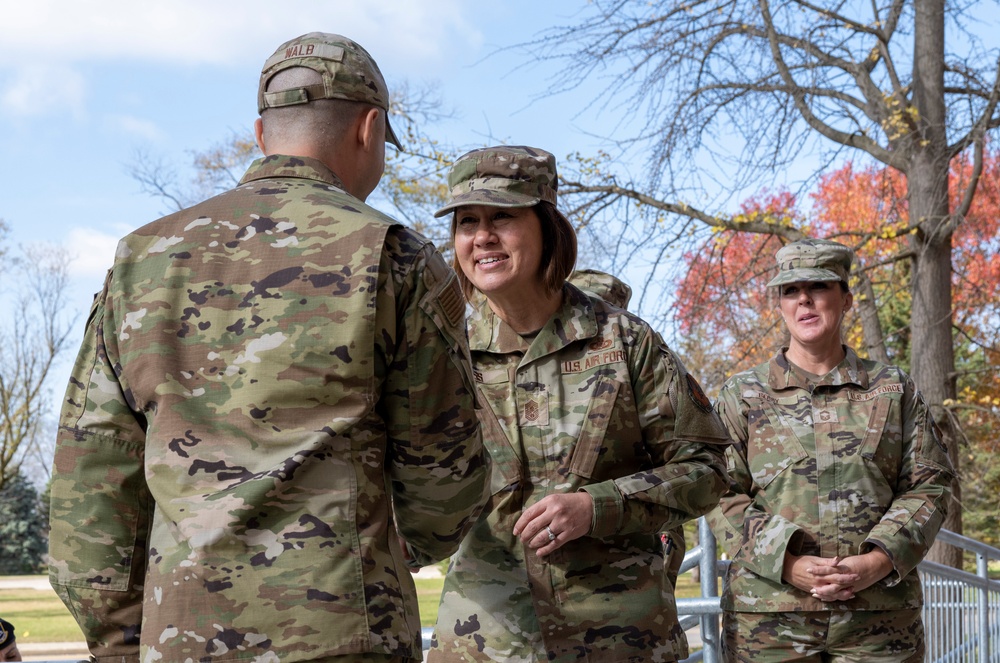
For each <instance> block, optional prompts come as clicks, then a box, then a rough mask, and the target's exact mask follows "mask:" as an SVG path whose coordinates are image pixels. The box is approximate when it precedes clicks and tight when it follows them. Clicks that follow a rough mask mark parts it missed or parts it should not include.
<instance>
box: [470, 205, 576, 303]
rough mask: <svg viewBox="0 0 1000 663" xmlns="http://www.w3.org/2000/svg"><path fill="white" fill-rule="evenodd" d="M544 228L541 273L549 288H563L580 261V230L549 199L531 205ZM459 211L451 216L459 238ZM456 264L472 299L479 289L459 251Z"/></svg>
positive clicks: (554, 289)
mask: <svg viewBox="0 0 1000 663" xmlns="http://www.w3.org/2000/svg"><path fill="white" fill-rule="evenodd" d="M531 209H532V210H534V212H535V215H536V216H537V217H538V221H539V223H540V225H541V228H542V264H541V265H540V266H539V277H540V278H541V281H542V286H544V287H545V288H546V289H547V290H548V291H549V292H556V291H558V290H562V287H563V284H564V283H565V282H566V279H567V278H569V275H570V274H572V273H573V267H574V266H575V265H576V231H575V230H574V229H573V224H571V223H570V222H569V219H567V218H566V216H565V215H564V214H563V213H562V212H560V211H559V210H558V209H556V206H555V205H553V204H552V203H550V202H547V201H544V200H543V201H541V202H539V203H537V204H535V205H533V206H532V208H531ZM458 212H459V210H457V209H456V210H455V213H453V214H452V216H451V238H452V240H453V241H454V239H455V230H456V224H457V221H458ZM451 264H452V267H453V268H454V269H455V274H457V275H458V282H459V283H460V284H462V292H464V293H465V298H466V299H469V300H471V299H472V296H473V294H474V293H475V292H476V291H477V288H476V286H474V285H473V284H472V281H470V280H469V277H467V276H466V275H465V272H463V271H462V266H461V265H460V264H459V263H458V254H457V253H456V254H455V255H454V257H453V258H452V262H451Z"/></svg>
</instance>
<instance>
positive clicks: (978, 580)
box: [677, 518, 1000, 663]
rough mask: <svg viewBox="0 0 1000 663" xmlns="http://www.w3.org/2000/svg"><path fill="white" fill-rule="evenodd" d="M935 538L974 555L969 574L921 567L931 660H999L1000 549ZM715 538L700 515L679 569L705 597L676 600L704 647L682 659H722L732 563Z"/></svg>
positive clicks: (689, 662) (949, 535)
mask: <svg viewBox="0 0 1000 663" xmlns="http://www.w3.org/2000/svg"><path fill="white" fill-rule="evenodd" d="M937 540H938V541H940V542H942V543H947V544H949V545H951V546H955V547H956V548H960V549H961V550H962V551H963V558H967V557H968V555H972V556H974V557H975V568H976V572H975V573H971V572H969V571H964V570H961V569H955V568H952V567H950V566H944V565H942V564H936V563H934V562H927V561H924V562H921V563H920V565H919V566H918V567H917V572H918V573H919V574H920V582H921V584H922V585H923V589H924V610H923V619H924V634H925V643H926V647H927V653H926V655H925V659H924V660H925V661H928V662H929V663H1000V581H997V580H991V579H990V576H989V565H990V562H991V561H994V562H996V561H1000V549H997V548H994V547H992V546H988V545H986V544H985V543H982V542H980V541H976V540H975V539H970V538H968V537H964V536H962V535H960V534H955V533H954V532H950V531H948V530H941V531H940V532H939V533H938V537H937ZM715 551H716V545H715V537H714V536H713V535H712V532H711V530H709V528H708V523H707V521H706V520H705V518H699V519H698V545H697V546H695V547H694V548H692V549H691V550H690V551H688V553H687V554H686V555H685V556H684V562H683V564H682V565H681V573H684V572H685V571H689V570H691V569H692V568H694V567H696V566H697V567H698V569H699V573H700V583H701V597H699V598H695V599H678V600H677V612H678V613H679V614H680V617H681V626H682V627H683V628H684V630H688V629H691V628H694V627H695V626H698V627H699V628H700V634H701V641H702V645H703V648H702V649H701V650H700V651H696V652H694V653H693V654H692V655H691V656H690V657H689V658H687V659H685V661H683V662H682V663H696V662H699V661H704V662H705V663H721V661H722V658H721V654H720V651H721V647H720V644H721V642H720V639H719V638H720V627H719V616H720V615H721V614H722V609H721V607H720V598H719V578H720V576H721V574H723V573H725V569H726V565H728V562H725V561H721V560H718V559H716V556H715Z"/></svg>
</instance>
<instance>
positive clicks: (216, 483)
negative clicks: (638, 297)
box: [50, 33, 487, 662]
mask: <svg viewBox="0 0 1000 663" xmlns="http://www.w3.org/2000/svg"><path fill="white" fill-rule="evenodd" d="M388 107H389V97H388V91H387V89H386V85H385V81H384V80H383V78H382V75H381V73H380V72H379V69H378V67H377V65H376V64H375V61H374V60H373V59H372V58H371V56H370V55H369V54H368V53H367V52H366V51H365V50H364V49H363V48H362V47H361V46H359V45H358V44H356V43H355V42H353V41H351V40H350V39H347V38H345V37H342V36H339V35H334V34H324V33H310V34H307V35H303V36H301V37H299V38H297V39H293V40H291V41H289V42H287V43H285V44H283V45H282V46H281V47H279V48H278V50H277V51H276V52H275V54H274V55H272V56H271V57H270V58H269V59H268V60H267V62H266V63H265V64H264V69H263V72H262V73H261V78H260V88H259V92H258V110H259V111H260V113H261V117H260V119H258V120H257V122H256V127H255V129H256V136H257V142H258V145H259V146H260V148H261V150H262V151H263V153H264V154H265V155H266V156H265V157H264V158H262V159H259V160H257V161H255V162H254V163H253V164H252V165H251V166H250V168H249V170H248V171H247V173H246V175H244V177H243V179H242V181H241V182H240V184H239V185H238V186H237V187H236V188H235V189H233V190H231V191H228V192H226V193H223V194H221V195H219V196H217V197H215V198H212V199H210V200H207V201H205V202H203V203H200V204H198V205H195V206H194V207H192V208H190V209H187V210H183V211H181V212H178V213H176V214H172V215H170V216H167V217H165V218H163V219H160V220H159V221H156V222H154V223H152V224H150V225H147V226H145V227H144V228H141V229H139V230H138V231H136V232H134V233H132V234H131V235H129V236H127V237H126V238H125V239H124V240H122V242H121V243H120V244H119V247H118V251H117V255H116V258H115V264H114V267H113V268H112V269H111V270H110V271H109V273H108V277H107V280H106V282H105V285H104V289H103V291H102V292H101V293H100V294H99V295H98V296H97V298H96V299H95V302H94V306H93V309H92V311H91V314H90V318H89V320H88V324H87V330H86V333H85V338H84V342H83V346H82V348H81V350H80V354H79V357H78V359H77V362H76V365H75V367H74V370H73V374H72V376H71V378H70V384H69V387H68V389H67V393H66V399H65V401H64V404H63V409H62V414H61V418H60V428H59V436H58V441H57V448H56V456H55V462H54V471H53V483H52V508H51V525H52V530H51V535H50V553H51V557H52V561H51V565H50V569H51V571H50V579H51V582H52V585H53V587H54V588H55V589H56V591H57V592H58V593H59V595H60V597H61V598H62V600H63V601H64V602H65V603H66V605H67V606H68V607H69V609H70V611H71V612H72V613H73V615H74V616H75V618H76V619H77V621H78V622H79V623H80V626H81V628H82V629H83V632H84V634H85V635H86V637H87V641H88V646H89V647H90V650H91V653H92V655H93V656H94V657H95V658H96V659H97V660H108V661H111V660H115V661H119V660H121V661H126V660H127V661H138V660H139V659H140V657H141V660H143V661H163V662H168V661H184V660H211V661H229V660H246V661H262V662H263V661H278V660H281V661H324V660H330V661H338V662H344V661H408V660H419V659H420V657H421V638H420V623H419V618H418V614H417V604H416V594H415V590H414V586H413V581H412V579H411V578H410V576H409V573H408V564H409V566H411V567H415V566H419V565H422V564H427V563H431V562H433V561H436V560H440V559H443V558H445V557H447V556H448V555H450V554H451V553H452V552H453V551H454V550H455V549H457V547H458V544H459V541H460V540H461V537H462V535H463V534H464V532H465V530H466V529H467V528H468V526H471V523H472V521H474V519H475V516H476V515H477V513H478V511H479V510H480V508H481V506H482V504H483V503H484V501H485V494H484V491H485V485H486V484H485V478H486V476H487V461H486V458H485V456H484V452H483V450H482V447H481V440H480V436H479V429H478V427H477V423H476V416H475V412H474V396H473V394H474V390H473V388H472V382H471V379H470V372H469V358H468V347H467V344H466V340H465V320H464V300H463V299H462V294H461V291H460V289H459V286H458V283H457V279H456V278H455V275H454V273H453V272H452V271H451V270H450V269H449V268H448V267H447V266H446V265H445V263H444V261H443V260H442V258H441V256H440V255H439V254H438V253H437V251H436V250H435V249H434V247H433V246H432V245H431V244H430V242H428V241H427V240H426V239H424V238H422V237H421V236H419V235H418V234H416V233H414V232H412V231H410V230H408V229H407V228H405V227H403V226H400V225H398V224H397V223H396V222H395V221H394V220H393V219H391V218H389V217H387V216H385V215H383V214H381V213H379V212H377V211H376V210H374V209H372V208H371V207H369V206H367V205H365V204H364V202H363V201H364V200H365V199H366V198H367V196H368V195H369V194H370V193H371V192H372V190H374V188H375V187H376V185H377V184H378V182H379V179H380V178H381V175H382V172H383V169H384V156H385V142H386V141H388V142H391V143H393V144H394V145H396V146H397V147H399V142H398V140H397V139H396V136H395V134H394V133H393V131H392V128H391V127H390V126H389V123H388V117H387V111H388ZM404 547H405V552H404V550H403V548H404Z"/></svg>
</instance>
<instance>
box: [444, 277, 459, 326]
mask: <svg viewBox="0 0 1000 663" xmlns="http://www.w3.org/2000/svg"><path fill="white" fill-rule="evenodd" d="M439 301H440V302H441V310H442V311H443V312H444V314H445V317H447V318H448V322H449V323H450V324H451V325H452V326H458V325H460V324H461V323H462V316H463V314H464V313H465V298H464V297H462V292H461V290H459V289H458V280H457V279H453V280H452V282H451V283H449V284H448V286H447V287H446V288H445V289H444V290H442V291H441V297H440V299H439Z"/></svg>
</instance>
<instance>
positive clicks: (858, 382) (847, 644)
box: [709, 239, 953, 663]
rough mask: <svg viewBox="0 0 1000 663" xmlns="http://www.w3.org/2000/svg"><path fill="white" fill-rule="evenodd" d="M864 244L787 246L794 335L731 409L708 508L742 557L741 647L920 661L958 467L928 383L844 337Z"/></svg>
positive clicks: (777, 282) (728, 634)
mask: <svg viewBox="0 0 1000 663" xmlns="http://www.w3.org/2000/svg"><path fill="white" fill-rule="evenodd" d="M852 260H853V252H852V251H851V250H850V249H849V248H848V247H846V246H844V245H842V244H839V243H837V242H834V241H830V240H821V239H806V240H800V241H797V242H792V243H790V244H788V245H787V246H784V247H782V248H781V249H780V250H779V251H778V253H777V261H778V274H777V276H775V278H773V279H772V280H771V281H770V283H768V287H770V288H775V289H776V294H777V296H778V305H779V308H780V311H781V315H782V318H783V319H784V322H785V326H786V327H787V330H788V346H787V347H785V348H783V349H782V350H781V351H780V352H778V354H777V355H776V356H775V357H774V358H773V359H771V361H769V362H767V363H766V364H761V365H760V366H757V367H756V368H753V369H751V370H749V371H744V372H742V373H738V374H736V375H734V376H733V377H731V378H730V379H729V380H728V381H727V382H726V384H725V386H724V387H723V388H722V391H721V393H720V394H719V400H718V403H717V406H716V407H717V409H718V412H719V414H720V415H721V416H722V420H723V422H724V423H725V424H726V427H727V428H728V429H729V433H730V435H731V436H732V438H733V441H734V446H732V447H730V448H729V449H728V450H727V452H726V453H727V456H728V463H729V474H730V480H731V484H730V489H729V492H728V493H727V494H726V495H725V496H724V497H723V498H722V502H721V504H720V506H719V508H718V509H716V510H714V511H713V512H712V514H711V515H710V516H709V520H710V521H711V524H712V528H713V530H714V531H715V534H716V536H718V537H719V541H720V543H721V544H722V547H723V549H724V550H725V551H726V552H727V553H728V554H729V556H730V557H731V558H732V564H731V566H730V567H729V571H728V575H727V578H726V588H725V592H724V595H723V599H722V607H723V610H724V617H723V631H724V635H723V650H724V655H725V660H727V661H750V660H752V661H755V662H763V663H771V662H776V661H816V662H817V663H818V662H820V661H824V662H825V661H866V662H868V661H883V662H889V661H892V662H902V661H921V660H923V651H924V643H923V627H922V625H921V621H920V608H921V604H922V595H921V588H920V579H919V578H918V577H917V574H916V572H915V567H916V566H917V564H918V563H919V562H920V560H921V559H922V558H923V556H924V555H925V554H926V553H927V550H928V549H929V548H930V545H931V543H933V541H934V537H935V536H936V534H937V532H938V529H939V528H940V527H941V522H942V521H943V520H944V514H945V507H946V505H947V501H948V492H949V485H950V483H951V481H952V474H953V473H952V469H951V464H950V462H949V460H948V454H947V452H946V451H945V449H944V446H943V445H942V444H941V442H940V440H939V439H938V437H937V435H936V433H935V429H934V425H933V422H932V420H931V417H930V414H929V412H928V408H927V405H926V404H925V403H924V401H923V399H922V398H921V397H920V394H919V393H918V392H917V389H916V387H915V385H914V384H913V381H912V380H911V379H910V378H909V376H907V375H906V373H904V372H903V371H902V370H900V369H899V368H897V367H895V366H886V365H884V364H880V363H877V362H874V361H869V360H865V359H861V358H860V357H858V355H857V354H855V352H854V350H852V349H851V348H849V347H847V346H846V345H844V344H843V340H842V335H841V324H842V322H843V319H844V315H845V314H846V313H847V311H848V310H849V309H850V308H851V306H852V304H853V301H854V300H853V296H852V295H851V292H850V289H849V287H848V278H849V276H850V270H851V263H852Z"/></svg>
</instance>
